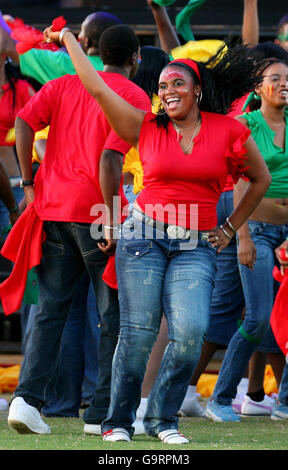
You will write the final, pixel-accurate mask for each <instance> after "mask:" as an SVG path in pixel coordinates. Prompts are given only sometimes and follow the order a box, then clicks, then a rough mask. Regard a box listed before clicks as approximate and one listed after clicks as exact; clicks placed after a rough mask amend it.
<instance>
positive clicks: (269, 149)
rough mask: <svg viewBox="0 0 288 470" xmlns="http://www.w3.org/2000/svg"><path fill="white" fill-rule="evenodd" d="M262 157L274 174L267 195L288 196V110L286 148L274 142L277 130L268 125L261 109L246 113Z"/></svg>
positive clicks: (286, 115)
mask: <svg viewBox="0 0 288 470" xmlns="http://www.w3.org/2000/svg"><path fill="white" fill-rule="evenodd" d="M241 117H243V118H244V119H246V120H247V123H248V127H249V129H250V130H251V134H252V137H253V138H254V140H255V142H256V144H257V146H258V149H259V150H260V153H261V155H262V157H263V158H264V160H265V162H266V165H267V166H268V169H269V171H270V173H271V176H272V181H271V184H270V186H269V189H268V191H267V192H266V194H265V197H271V198H277V197H288V111H287V110H285V121H286V130H285V148H284V149H282V148H281V147H278V145H275V144H274V138H275V132H274V131H272V129H271V128H270V127H269V126H268V124H267V122H266V121H265V119H264V118H263V115H262V113H261V111H260V109H257V111H251V112H250V113H244V114H243V115H242V116H241Z"/></svg>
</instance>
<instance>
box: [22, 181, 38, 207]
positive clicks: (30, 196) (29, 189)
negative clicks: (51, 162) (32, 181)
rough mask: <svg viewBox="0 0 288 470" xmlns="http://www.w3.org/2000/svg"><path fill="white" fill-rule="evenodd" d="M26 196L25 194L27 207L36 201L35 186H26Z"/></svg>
mask: <svg viewBox="0 0 288 470" xmlns="http://www.w3.org/2000/svg"><path fill="white" fill-rule="evenodd" d="M24 194H25V200H26V205H27V206H28V204H30V203H31V202H33V201H34V199H35V189H34V186H32V185H31V186H25V188H24Z"/></svg>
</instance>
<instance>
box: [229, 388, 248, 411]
mask: <svg viewBox="0 0 288 470" xmlns="http://www.w3.org/2000/svg"><path fill="white" fill-rule="evenodd" d="M245 396H246V395H245V394H243V393H239V392H237V395H236V397H235V398H234V399H233V400H232V408H233V410H234V411H235V413H238V414H239V413H241V406H242V403H243V401H244V398H245Z"/></svg>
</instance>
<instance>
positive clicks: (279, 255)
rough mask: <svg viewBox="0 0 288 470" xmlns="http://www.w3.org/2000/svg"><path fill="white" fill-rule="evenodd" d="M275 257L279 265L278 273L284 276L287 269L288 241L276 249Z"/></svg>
mask: <svg viewBox="0 0 288 470" xmlns="http://www.w3.org/2000/svg"><path fill="white" fill-rule="evenodd" d="M283 252H284V253H283ZM283 254H285V257H283ZM275 255H276V258H277V259H278V261H279V263H280V271H281V273H282V274H284V271H285V269H286V268H288V240H285V242H283V243H281V245H280V246H278V248H276V250H275ZM285 258H287V259H285Z"/></svg>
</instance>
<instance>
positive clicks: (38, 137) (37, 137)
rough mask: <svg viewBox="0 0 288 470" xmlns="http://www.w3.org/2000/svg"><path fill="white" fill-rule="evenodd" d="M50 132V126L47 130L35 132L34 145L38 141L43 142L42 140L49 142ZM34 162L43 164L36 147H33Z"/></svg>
mask: <svg viewBox="0 0 288 470" xmlns="http://www.w3.org/2000/svg"><path fill="white" fill-rule="evenodd" d="M48 132H49V126H47V127H45V129H42V130H41V131H38V132H35V137H34V143H35V142H36V141H37V140H41V139H45V140H47V137H48ZM34 162H37V163H41V160H40V158H39V157H38V154H37V152H36V149H35V145H33V149H32V163H34Z"/></svg>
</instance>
